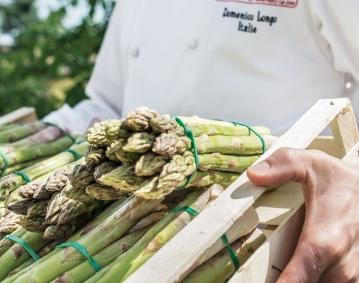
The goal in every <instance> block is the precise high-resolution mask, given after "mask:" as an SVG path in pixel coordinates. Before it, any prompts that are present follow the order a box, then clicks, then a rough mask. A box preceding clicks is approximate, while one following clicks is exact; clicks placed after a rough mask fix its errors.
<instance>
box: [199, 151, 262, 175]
mask: <svg viewBox="0 0 359 283" xmlns="http://www.w3.org/2000/svg"><path fill="white" fill-rule="evenodd" d="M258 158H259V156H257V155H252V156H237V155H223V154H220V153H212V154H201V155H199V164H200V165H199V170H201V171H208V170H216V171H225V172H234V173H243V172H244V171H246V170H247V168H248V167H249V166H251V165H252V164H253V163H254V162H256V161H257V160H258Z"/></svg>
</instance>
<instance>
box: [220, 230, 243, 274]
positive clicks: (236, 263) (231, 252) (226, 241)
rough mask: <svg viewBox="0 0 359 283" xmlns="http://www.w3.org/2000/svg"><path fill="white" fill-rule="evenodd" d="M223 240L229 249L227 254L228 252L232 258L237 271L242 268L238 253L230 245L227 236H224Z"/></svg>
mask: <svg viewBox="0 0 359 283" xmlns="http://www.w3.org/2000/svg"><path fill="white" fill-rule="evenodd" d="M221 240H222V242H223V244H224V246H225V247H226V249H227V252H228V254H229V256H230V258H231V261H232V263H233V265H234V268H235V269H236V270H237V269H238V268H239V267H240V263H239V259H238V257H237V254H236V252H235V251H234V250H233V248H232V246H231V245H230V244H229V241H228V237H227V235H226V234H223V236H222V237H221Z"/></svg>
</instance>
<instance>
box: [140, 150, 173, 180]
mask: <svg viewBox="0 0 359 283" xmlns="http://www.w3.org/2000/svg"><path fill="white" fill-rule="evenodd" d="M168 160H169V158H168V157H167V156H163V155H158V154H155V153H147V154H145V155H142V156H141V157H140V159H139V160H138V161H137V162H136V165H135V174H136V175H137V176H142V177H148V176H153V175H155V174H157V173H160V172H161V171H162V168H163V166H164V165H165V164H166V163H167V162H168Z"/></svg>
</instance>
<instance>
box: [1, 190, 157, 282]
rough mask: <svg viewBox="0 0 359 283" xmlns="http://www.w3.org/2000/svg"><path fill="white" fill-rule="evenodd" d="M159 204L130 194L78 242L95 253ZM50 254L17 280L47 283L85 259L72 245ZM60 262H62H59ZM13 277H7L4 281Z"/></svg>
mask: <svg viewBox="0 0 359 283" xmlns="http://www.w3.org/2000/svg"><path fill="white" fill-rule="evenodd" d="M160 203H161V201H160V200H150V201H148V200H141V199H137V198H134V197H131V198H129V199H128V200H126V202H125V203H124V205H123V206H122V207H121V208H120V209H118V210H116V211H115V212H114V213H113V214H112V215H111V216H109V217H108V218H107V219H105V220H103V222H102V224H101V225H99V226H96V227H95V228H94V229H92V230H91V231H90V232H88V233H87V234H86V235H82V237H81V238H80V239H78V240H77V242H78V243H80V244H82V245H83V246H85V247H86V248H87V250H88V252H89V253H90V254H96V253H97V252H98V251H100V250H101V249H103V248H105V247H106V246H108V245H109V244H111V243H113V242H114V241H116V240H118V239H120V238H121V237H122V236H123V235H124V234H126V233H127V232H128V230H129V229H131V228H132V227H133V226H134V225H135V224H136V222H137V221H138V220H139V219H140V218H142V217H143V216H145V215H147V214H148V213H150V212H151V211H153V210H155V209H156V208H157V207H158V206H159V204H160ZM50 255H51V254H49V255H48V257H46V259H44V260H41V261H39V262H36V263H35V264H33V265H32V266H31V270H29V271H26V272H24V273H23V274H21V275H19V277H18V278H17V280H16V281H17V282H28V281H29V280H30V281H31V282H48V281H50V280H53V279H55V278H56V277H58V276H60V275H61V274H62V273H64V272H66V271H68V270H70V269H72V268H73V267H75V266H76V265H78V264H80V263H81V262H83V261H84V258H83V257H82V256H81V255H80V254H79V253H78V252H77V251H75V250H73V249H72V248H65V249H63V250H60V251H58V252H56V253H54V254H52V256H50ZM59 262H61V264H58V263H59ZM12 279H13V278H9V279H7V280H5V281H4V282H7V281H8V280H12ZM9 282H12V281H9Z"/></svg>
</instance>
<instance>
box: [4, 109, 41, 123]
mask: <svg viewBox="0 0 359 283" xmlns="http://www.w3.org/2000/svg"><path fill="white" fill-rule="evenodd" d="M36 120H37V117H36V112H35V109H34V108H32V107H22V108H20V109H17V110H15V111H13V112H11V113H9V114H6V115H4V116H2V117H0V125H4V124H9V123H28V122H33V121H36Z"/></svg>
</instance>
